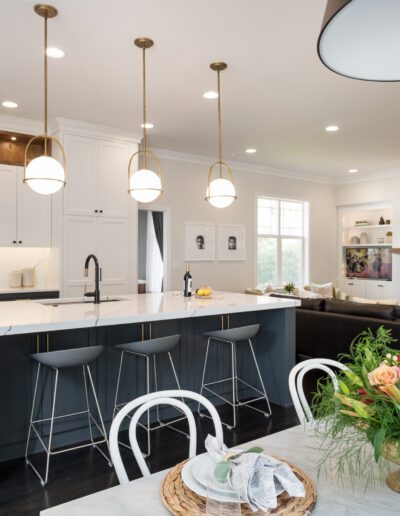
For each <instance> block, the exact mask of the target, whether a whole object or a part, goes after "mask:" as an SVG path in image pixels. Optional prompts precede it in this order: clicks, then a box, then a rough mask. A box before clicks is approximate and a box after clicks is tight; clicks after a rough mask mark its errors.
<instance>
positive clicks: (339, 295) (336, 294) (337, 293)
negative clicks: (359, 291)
mask: <svg viewBox="0 0 400 516" xmlns="http://www.w3.org/2000/svg"><path fill="white" fill-rule="evenodd" d="M333 298H334V299H342V300H343V301H348V300H349V299H350V296H349V294H347V293H346V292H344V291H343V290H341V289H340V288H337V287H333Z"/></svg>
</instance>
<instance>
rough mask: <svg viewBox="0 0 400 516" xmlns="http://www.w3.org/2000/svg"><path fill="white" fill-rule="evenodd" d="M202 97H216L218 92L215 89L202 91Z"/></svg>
mask: <svg viewBox="0 0 400 516" xmlns="http://www.w3.org/2000/svg"><path fill="white" fill-rule="evenodd" d="M203 97H204V98H205V99H217V98H218V93H217V92H216V91H206V92H205V93H203Z"/></svg>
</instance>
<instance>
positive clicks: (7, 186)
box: [0, 165, 18, 247]
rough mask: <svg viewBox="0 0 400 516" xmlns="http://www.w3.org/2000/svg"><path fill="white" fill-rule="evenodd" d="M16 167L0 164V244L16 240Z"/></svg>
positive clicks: (11, 244)
mask: <svg viewBox="0 0 400 516" xmlns="http://www.w3.org/2000/svg"><path fill="white" fill-rule="evenodd" d="M17 175H18V174H17V169H16V167H10V166H7V165H0V246H3V247H11V246H14V245H16V241H17Z"/></svg>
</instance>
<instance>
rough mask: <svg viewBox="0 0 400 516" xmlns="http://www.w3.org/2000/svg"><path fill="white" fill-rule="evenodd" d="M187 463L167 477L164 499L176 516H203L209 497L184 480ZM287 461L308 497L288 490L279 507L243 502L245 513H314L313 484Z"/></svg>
mask: <svg viewBox="0 0 400 516" xmlns="http://www.w3.org/2000/svg"><path fill="white" fill-rule="evenodd" d="M186 462H187V461H184V462H181V463H180V464H177V465H176V466H175V467H174V468H172V469H171V471H170V472H169V473H168V475H167V476H166V477H165V479H164V482H163V485H162V488H161V499H162V501H163V504H164V505H165V507H166V508H167V509H168V510H169V511H170V512H171V513H172V514H173V515H174V516H189V515H190V516H201V515H204V514H206V499H205V498H203V497H202V496H199V495H197V494H196V493H194V492H193V491H192V490H191V489H189V488H188V487H187V486H186V485H185V483H184V482H183V480H182V475H181V471H182V468H183V466H184V465H185V463H186ZM287 464H289V466H290V467H291V468H292V470H293V472H294V473H295V475H296V476H297V478H298V479H299V480H300V481H301V482H302V483H303V484H304V487H305V491H306V496H305V497H304V498H291V497H289V496H288V494H287V493H286V492H285V493H282V494H281V495H279V496H278V507H277V508H276V509H271V510H270V511H268V512H253V511H252V510H251V509H250V507H249V506H248V505H247V504H242V515H243V516H256V515H259V516H261V515H263V514H275V515H279V516H284V515H285V516H286V515H287V514H291V515H293V516H303V515H306V514H310V513H311V511H312V510H313V508H314V506H315V503H316V501H317V492H316V490H315V487H314V484H313V482H312V480H311V479H310V477H308V476H307V475H306V474H305V473H304V471H302V470H301V469H300V468H298V467H297V466H294V465H293V464H290V463H287Z"/></svg>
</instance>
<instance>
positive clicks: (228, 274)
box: [146, 154, 337, 292]
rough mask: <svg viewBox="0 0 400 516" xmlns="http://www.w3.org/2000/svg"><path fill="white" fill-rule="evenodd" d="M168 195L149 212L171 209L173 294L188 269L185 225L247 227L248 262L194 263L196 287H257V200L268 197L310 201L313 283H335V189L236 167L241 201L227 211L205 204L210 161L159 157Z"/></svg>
mask: <svg viewBox="0 0 400 516" xmlns="http://www.w3.org/2000/svg"><path fill="white" fill-rule="evenodd" d="M159 157H160V161H161V166H162V170H163V189H164V193H163V194H162V195H161V197H159V199H157V200H156V201H155V202H153V203H151V205H148V206H146V208H148V209H159V210H167V213H168V216H169V217H170V220H169V227H170V228H171V229H170V234H171V242H170V243H169V244H170V245H169V253H170V263H171V267H170V269H171V270H170V272H171V275H170V282H169V288H170V289H171V290H181V287H182V278H183V274H184V270H185V265H186V264H185V261H184V243H185V242H184V227H185V222H214V223H232V224H244V225H245V226H246V247H247V249H246V260H245V261H242V262H218V261H214V262H193V263H191V264H190V265H191V271H192V276H193V284H194V287H198V286H201V285H211V286H212V287H214V288H215V289H218V290H230V291H237V292H240V291H243V289H245V288H246V287H249V286H254V285H255V274H256V270H255V269H256V266H255V265H256V233H255V231H256V196H257V194H259V195H265V196H270V197H281V198H285V199H296V200H304V201H308V202H309V203H310V280H312V281H315V282H321V283H322V282H327V281H332V280H336V276H337V272H336V269H337V266H336V256H337V255H336V238H337V237H336V204H335V188H334V186H333V185H329V184H324V183H318V182H311V181H304V180H300V179H293V178H290V177H278V176H277V175H270V174H269V175H267V174H263V173H257V172H254V171H251V172H250V171H246V170H236V169H235V168H233V173H234V177H235V185H236V189H237V195H238V199H237V200H236V201H235V202H234V203H233V204H232V205H231V206H230V207H229V208H226V209H223V210H220V209H217V208H213V207H212V206H210V204H209V203H208V202H206V201H205V200H204V197H205V191H206V186H207V174H208V168H209V165H210V164H209V163H208V162H207V163H206V162H204V163H199V162H194V160H187V161H183V160H178V159H177V158H171V157H166V156H164V157H163V156H162V154H161V155H160V154H159Z"/></svg>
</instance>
